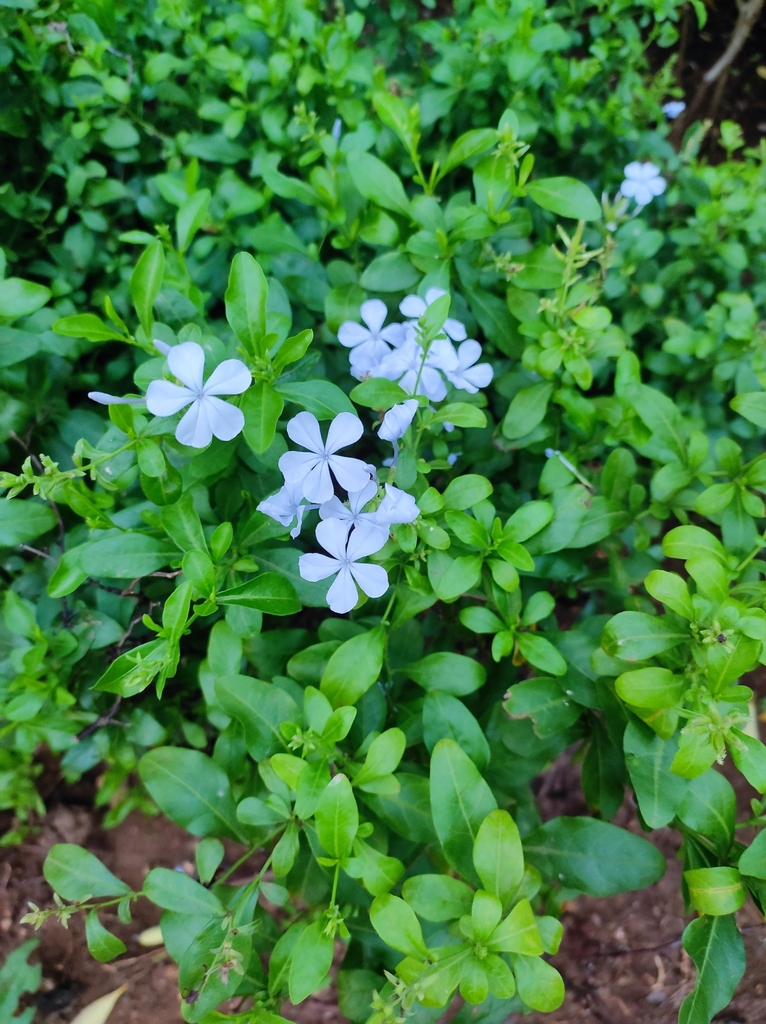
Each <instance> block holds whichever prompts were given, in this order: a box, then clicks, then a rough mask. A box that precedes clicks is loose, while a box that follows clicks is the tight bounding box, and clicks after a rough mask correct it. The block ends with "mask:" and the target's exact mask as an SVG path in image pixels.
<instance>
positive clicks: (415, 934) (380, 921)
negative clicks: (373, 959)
mask: <svg viewBox="0 0 766 1024" xmlns="http://www.w3.org/2000/svg"><path fill="white" fill-rule="evenodd" d="M370 921H371V923H372V926H373V928H374V929H375V931H376V932H377V933H378V935H379V936H380V937H381V939H383V941H384V942H385V943H387V945H389V946H391V947H392V948H393V949H398V950H399V952H400V953H404V954H405V956H412V957H415V958H416V959H418V960H424V959H425V958H426V957H427V956H428V948H427V946H426V944H425V940H424V939H423V931H422V929H421V927H420V922H419V921H418V919H417V917H416V916H415V912H414V911H413V909H412V907H410V906H409V904H407V903H405V901H404V900H402V899H399V897H398V896H392V895H391V894H390V893H386V894H385V895H383V896H376V897H375V899H374V900H373V903H372V906H371V907H370Z"/></svg>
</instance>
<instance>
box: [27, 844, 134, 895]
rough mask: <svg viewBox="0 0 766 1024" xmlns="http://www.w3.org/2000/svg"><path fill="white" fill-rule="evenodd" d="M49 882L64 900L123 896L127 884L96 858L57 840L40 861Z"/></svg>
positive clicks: (127, 888) (128, 889)
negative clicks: (42, 861)
mask: <svg viewBox="0 0 766 1024" xmlns="http://www.w3.org/2000/svg"><path fill="white" fill-rule="evenodd" d="M43 874H44V875H45V880H46V882H48V884H49V885H50V886H51V887H52V888H53V889H55V891H56V892H57V893H58V894H59V896H63V898H64V899H65V900H77V901H81V900H84V899H86V898H87V897H89V896H125V895H127V894H128V893H129V892H130V886H129V885H126V884H125V882H123V881H121V880H120V879H119V878H117V876H116V875H113V874H112V872H111V871H110V870H109V868H107V867H105V866H104V865H103V864H102V863H101V861H100V860H99V859H98V857H96V856H94V854H92V853H91V852H90V851H89V850H85V849H83V847H82V846H76V845H74V844H73V843H56V845H55V846H52V847H51V848H50V850H49V851H48V856H47V857H46V858H45V863H44V864H43Z"/></svg>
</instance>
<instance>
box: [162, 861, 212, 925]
mask: <svg viewBox="0 0 766 1024" xmlns="http://www.w3.org/2000/svg"><path fill="white" fill-rule="evenodd" d="M142 891H143V893H144V895H145V896H147V897H148V898H149V899H150V900H151V901H152V903H156V904H157V906H158V907H162V908H163V909H164V910H178V911H180V912H181V913H183V914H220V915H221V916H223V914H224V906H223V904H222V903H221V901H220V900H219V899H218V897H217V896H215V895H214V894H213V893H212V892H211V891H210V890H209V889H206V888H205V887H204V885H200V884H199V882H195V881H194V879H193V878H189V876H188V875H187V874H185V872H183V871H171V870H170V869H169V868H153V869H152V870H151V871H150V872H149V874H148V875H147V876H146V878H145V879H144V887H143V890H142Z"/></svg>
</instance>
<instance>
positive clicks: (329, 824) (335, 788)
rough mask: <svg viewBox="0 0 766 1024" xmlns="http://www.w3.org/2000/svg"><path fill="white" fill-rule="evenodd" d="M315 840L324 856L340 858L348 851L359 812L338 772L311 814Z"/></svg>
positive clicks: (354, 833)
mask: <svg viewBox="0 0 766 1024" xmlns="http://www.w3.org/2000/svg"><path fill="white" fill-rule="evenodd" d="M314 817H315V819H316V827H317V836H318V837H319V842H320V843H321V844H322V846H323V847H324V848H325V850H326V851H327V854H328V856H330V857H332V858H333V859H335V860H342V859H343V858H344V857H348V855H349V854H350V853H351V848H352V846H353V843H354V839H355V837H356V833H357V830H358V829H359V811H358V809H357V806H356V800H355V799H354V792H353V790H352V788H351V783H350V782H349V781H348V779H347V778H346V776H345V775H342V774H339V775H336V776H334V778H332V779H331V780H330V784H329V786H328V787H327V789H325V791H324V793H322V795H321V797H320V798H319V803H318V804H317V809H316V811H315V813H314Z"/></svg>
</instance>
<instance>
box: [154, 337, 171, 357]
mask: <svg viewBox="0 0 766 1024" xmlns="http://www.w3.org/2000/svg"><path fill="white" fill-rule="evenodd" d="M152 344H153V345H154V347H155V348H156V349H157V351H158V352H159V353H160V354H161V355H163V356H166V355H167V354H168V352H169V351H170V345H168V343H167V342H166V341H160V339H159V338H152Z"/></svg>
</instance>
